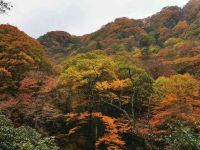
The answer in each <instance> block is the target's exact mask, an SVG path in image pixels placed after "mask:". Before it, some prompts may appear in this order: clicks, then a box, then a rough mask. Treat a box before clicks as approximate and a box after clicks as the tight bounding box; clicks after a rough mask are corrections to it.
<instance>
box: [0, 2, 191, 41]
mask: <svg viewBox="0 0 200 150" xmlns="http://www.w3.org/2000/svg"><path fill="white" fill-rule="evenodd" d="M10 1H11V2H12V4H13V6H14V7H13V9H12V11H11V12H9V13H7V14H4V15H1V16H0V23H9V24H12V25H15V26H17V27H18V28H20V30H23V31H25V32H26V33H27V34H29V35H31V36H33V37H35V38H37V37H38V36H40V35H42V34H44V33H46V32H48V31H55V30H56V31H57V30H62V31H67V32H69V33H71V34H74V35H83V34H86V33H90V32H94V31H96V30H97V29H99V28H100V27H101V26H102V25H104V24H106V23H108V22H111V21H113V20H114V19H115V18H118V17H129V18H135V19H138V18H144V17H147V16H150V15H152V14H154V13H156V12H158V11H160V10H161V9H162V8H163V7H165V6H171V5H178V6H181V7H182V6H184V5H185V4H186V3H187V2H188V0H10Z"/></svg>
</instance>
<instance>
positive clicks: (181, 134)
mask: <svg viewBox="0 0 200 150" xmlns="http://www.w3.org/2000/svg"><path fill="white" fill-rule="evenodd" d="M170 130H171V134H169V135H168V136H165V140H166V144H167V145H168V146H169V149H171V150H183V149H187V150H200V141H199V140H200V134H199V133H197V132H195V131H194V130H193V129H192V128H190V127H187V126H185V125H184V124H183V123H181V122H179V121H178V122H177V124H175V125H170Z"/></svg>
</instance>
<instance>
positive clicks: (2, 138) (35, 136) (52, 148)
mask: <svg viewBox="0 0 200 150" xmlns="http://www.w3.org/2000/svg"><path fill="white" fill-rule="evenodd" d="M0 149H3V150H58V147H57V146H56V145H55V143H54V140H53V138H42V136H41V135H40V134H39V133H37V132H36V130H34V129H32V128H30V127H23V126H22V127H19V128H14V127H13V126H12V124H11V122H10V121H9V120H8V119H6V118H5V116H4V115H2V114H0Z"/></svg>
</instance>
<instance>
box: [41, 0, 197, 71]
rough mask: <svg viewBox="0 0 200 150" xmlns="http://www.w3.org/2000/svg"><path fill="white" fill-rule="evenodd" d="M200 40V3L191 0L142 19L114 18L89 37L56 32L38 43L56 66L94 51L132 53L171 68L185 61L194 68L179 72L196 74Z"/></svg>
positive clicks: (88, 35) (48, 34)
mask: <svg viewBox="0 0 200 150" xmlns="http://www.w3.org/2000/svg"><path fill="white" fill-rule="evenodd" d="M199 39H200V0H191V1H189V2H188V3H187V4H186V5H185V6H184V7H183V8H180V7H177V6H170V7H165V8H163V9H162V10H161V11H160V12H158V13H156V14H154V15H152V16H150V17H147V18H145V19H139V20H135V19H129V18H125V17H124V18H117V19H116V20H115V21H114V22H110V23H108V24H106V25H104V26H102V28H101V29H99V30H98V31H96V32H94V33H91V34H87V35H83V36H79V37H78V36H77V37H76V36H71V35H70V34H69V33H66V32H62V31H57V32H49V33H47V34H46V35H44V36H42V37H40V38H39V39H38V40H39V41H40V43H41V44H43V45H44V46H45V47H46V48H47V51H48V52H49V53H50V56H53V58H54V60H59V62H62V61H63V60H65V59H66V57H67V56H70V55H72V54H77V53H84V52H89V51H94V50H101V51H103V52H105V53H107V54H109V55H115V54H117V53H120V52H123V51H125V52H130V53H134V55H136V56H137V57H138V58H139V59H140V58H142V59H143V61H145V60H148V59H147V58H151V59H152V58H153V59H154V60H158V59H162V62H163V63H164V62H167V61H171V62H170V64H171V65H173V66H177V65H178V66H180V65H183V66H184V64H183V62H184V60H188V59H189V60H188V61H189V62H190V63H189V62H188V64H191V65H194V64H195V67H194V66H189V67H188V66H187V67H186V68H185V67H183V69H181V70H178V72H181V73H186V72H190V73H191V72H193V74H198V71H195V70H196V69H192V70H191V68H199V65H198V64H199V61H200V60H199V57H196V58H193V57H194V56H195V55H199V53H200V49H199V48H200V43H199ZM188 57H189V58H188ZM144 58H145V59H144ZM178 59H184V60H178ZM176 60H178V61H176ZM194 60H195V62H194ZM173 61H174V62H173ZM175 61H176V62H175ZM182 61H183V62H182ZM57 62H58V61H57ZM177 62H179V63H180V62H181V64H179V63H178V64H177ZM167 63H169V62H167ZM175 64H176V65H175ZM175 68H176V67H175ZM189 70H190V71H189Z"/></svg>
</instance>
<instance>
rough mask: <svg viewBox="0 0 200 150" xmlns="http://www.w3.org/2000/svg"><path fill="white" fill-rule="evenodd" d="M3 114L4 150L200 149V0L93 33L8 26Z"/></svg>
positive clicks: (0, 56)
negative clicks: (32, 31) (33, 32)
mask: <svg viewBox="0 0 200 150" xmlns="http://www.w3.org/2000/svg"><path fill="white" fill-rule="evenodd" d="M0 111H1V112H2V113H0V149H3V150H10V149H13V150H18V149H19V150H43V149H45V150H54V149H55V150H57V149H61V150H138V149H144V150H152V149H161V150H165V149H170V150H178V149H180V150H182V149H183V150H199V149H200V116H199V113H200V0H190V1H189V2H188V3H187V4H186V5H185V6H184V7H183V8H179V7H177V6H170V7H165V8H163V9H162V10H161V11H160V12H158V13H156V14H155V15H152V16H150V17H147V18H145V19H139V20H135V19H129V18H125V17H124V18H118V19H116V20H115V21H114V22H110V23H108V24H106V25H104V26H102V28H101V29H99V30H98V31H96V32H94V33H91V34H87V35H83V36H75V35H70V34H69V33H67V32H64V31H51V32H48V33H47V34H45V35H43V36H41V37H39V38H38V39H37V40H35V39H33V38H31V37H29V36H28V35H26V34H25V33H24V32H22V31H19V30H18V29H17V28H16V27H13V26H11V25H0ZM6 117H7V118H6ZM26 126H29V127H26ZM30 127H31V128H30ZM32 128H34V129H32ZM36 131H37V132H36ZM44 137H50V138H44ZM56 145H57V146H56Z"/></svg>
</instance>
